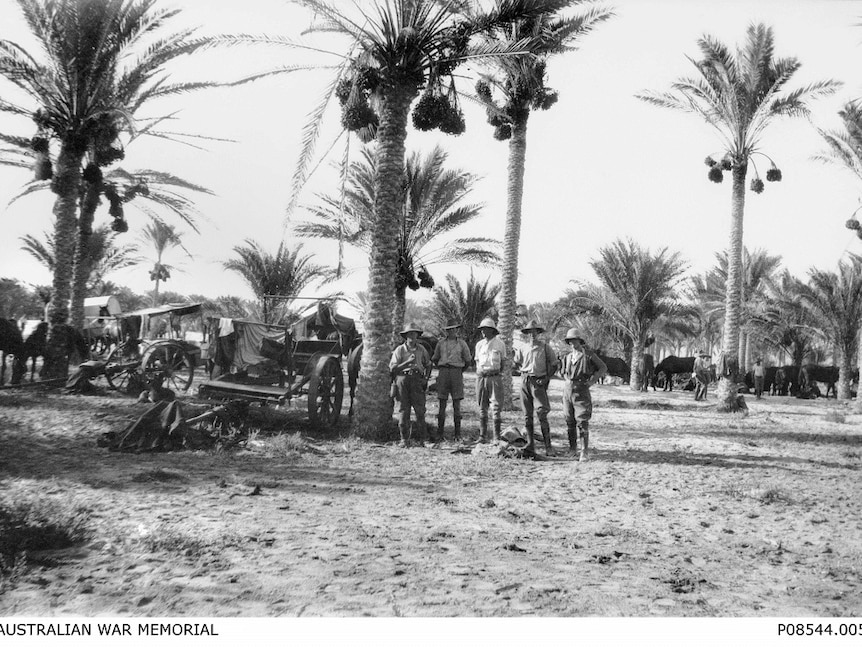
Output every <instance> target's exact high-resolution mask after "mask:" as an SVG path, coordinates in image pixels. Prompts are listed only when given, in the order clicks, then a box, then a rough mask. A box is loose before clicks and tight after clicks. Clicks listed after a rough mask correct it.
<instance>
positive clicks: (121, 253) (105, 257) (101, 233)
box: [20, 225, 141, 291]
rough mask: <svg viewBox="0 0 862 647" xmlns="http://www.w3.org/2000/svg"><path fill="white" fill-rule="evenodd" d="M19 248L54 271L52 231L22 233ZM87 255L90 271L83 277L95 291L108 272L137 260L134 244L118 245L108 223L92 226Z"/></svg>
mask: <svg viewBox="0 0 862 647" xmlns="http://www.w3.org/2000/svg"><path fill="white" fill-rule="evenodd" d="M20 240H21V249H23V250H24V251H25V252H27V253H28V254H30V256H32V257H33V258H35V259H36V260H37V261H38V262H39V263H41V264H42V265H43V266H44V267H45V268H46V269H47V270H48V271H49V272H53V271H54V265H55V261H54V258H55V245H54V234H53V232H44V233H43V235H42V238H37V237H36V236H33V235H30V234H26V235H24V236H22V237H21V238H20ZM87 244H88V250H87V258H88V259H89V260H90V273H89V276H88V277H87V283H86V286H87V290H88V291H98V290H100V287H99V286H101V285H102V284H104V282H105V280H106V278H107V276H108V275H110V274H112V273H113V272H116V271H119V270H122V269H124V268H127V267H132V266H133V265H137V264H138V263H139V262H140V260H141V259H140V258H139V257H138V256H137V253H138V248H137V246H136V245H129V244H126V245H118V244H117V232H115V231H112V230H111V228H110V227H109V226H108V225H103V226H101V227H97V228H96V229H94V230H93V233H92V235H91V236H90V237H89V239H88V241H87Z"/></svg>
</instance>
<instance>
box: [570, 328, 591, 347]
mask: <svg viewBox="0 0 862 647" xmlns="http://www.w3.org/2000/svg"><path fill="white" fill-rule="evenodd" d="M573 339H578V340H580V342H581V343H582V344H586V343H587V342H586V340H585V339H584V337H583V335H581V333H580V332H579V331H578V329H577V328H569V329H568V330H567V331H566V343H568V342H569V341H571V340H573Z"/></svg>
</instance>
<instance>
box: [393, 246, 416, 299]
mask: <svg viewBox="0 0 862 647" xmlns="http://www.w3.org/2000/svg"><path fill="white" fill-rule="evenodd" d="M419 287H420V284H419V281H418V280H416V272H415V271H414V270H413V259H411V258H410V257H409V256H408V255H405V254H401V255H400V256H399V257H398V269H397V270H396V273H395V288H396V289H397V290H399V291H400V290H406V289H407V288H410V289H411V290H414V291H415V290H418V289H419Z"/></svg>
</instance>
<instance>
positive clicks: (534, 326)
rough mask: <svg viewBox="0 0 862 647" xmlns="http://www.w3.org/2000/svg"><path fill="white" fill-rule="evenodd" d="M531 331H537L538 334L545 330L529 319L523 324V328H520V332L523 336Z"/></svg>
mask: <svg viewBox="0 0 862 647" xmlns="http://www.w3.org/2000/svg"><path fill="white" fill-rule="evenodd" d="M531 330H538V331H539V332H545V329H544V328H543V327H542V326H540V325H539V322H538V321H536V320H535V319H530V320H529V321H528V322H527V323H526V324H524V327H523V328H521V332H522V333H524V334H527V333H528V332H530V331H531Z"/></svg>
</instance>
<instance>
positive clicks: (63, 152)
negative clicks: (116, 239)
mask: <svg viewBox="0 0 862 647" xmlns="http://www.w3.org/2000/svg"><path fill="white" fill-rule="evenodd" d="M17 3H18V7H19V9H20V11H21V13H22V14H23V16H24V18H25V21H26V24H27V26H28V27H29V29H30V32H31V34H32V36H33V37H34V39H35V41H36V43H37V45H38V51H39V52H40V54H41V56H39V57H38V58H37V57H36V56H34V55H32V54H31V53H29V52H28V51H27V48H26V47H23V46H21V45H19V44H17V43H14V42H12V41H8V40H0V79H5V80H6V81H7V82H8V83H9V84H11V85H12V86H14V87H16V88H17V89H19V90H21V91H23V93H24V94H25V95H26V96H27V97H28V98H29V102H28V103H22V104H18V103H12V102H10V101H9V100H5V99H4V100H2V101H0V110H2V111H4V112H7V113H12V114H15V115H20V116H24V117H29V118H32V120H33V122H34V123H35V128H36V133H35V136H34V137H33V138H32V139H31V140H30V144H29V145H30V146H31V148H32V151H33V153H34V154H35V156H36V158H37V161H36V166H35V170H36V176H37V178H38V179H50V180H51V189H52V191H53V192H54V193H55V194H56V196H57V197H56V200H55V203H54V216H55V231H54V240H55V241H57V249H56V265H55V269H54V280H53V291H54V295H53V299H52V300H51V308H50V321H51V323H52V324H64V323H66V321H67V319H68V314H69V312H68V308H69V300H70V296H71V281H72V276H73V268H74V264H75V248H76V241H77V240H78V236H77V233H78V232H77V226H78V221H77V215H78V207H79V196H80V194H81V191H82V181H83V180H84V179H85V178H84V170H83V167H84V166H86V167H87V169H90V170H89V173H90V176H91V177H94V176H95V173H96V172H97V171H98V170H99V167H101V166H104V165H106V164H109V163H110V162H111V161H113V160H116V159H120V158H122V155H123V150H122V146H121V145H120V144H119V140H118V136H119V134H120V132H121V131H123V130H131V129H133V128H134V126H133V119H134V116H135V114H136V113H137V112H138V111H139V109H140V108H141V106H143V105H149V104H150V103H151V102H152V101H153V100H155V99H158V98H160V97H165V96H172V95H176V94H180V93H184V92H187V91H190V90H195V89H199V88H203V87H207V86H208V85H210V84H207V83H196V82H187V83H170V82H168V80H167V78H166V76H165V73H164V72H165V66H166V65H167V64H168V63H170V62H172V61H174V60H175V59H177V58H179V57H181V56H184V55H188V54H191V53H193V52H195V51H197V50H199V49H200V48H202V47H204V46H206V45H207V44H208V42H209V39H207V38H202V37H197V36H196V35H195V30H194V29H188V28H186V29H182V30H180V31H177V32H173V33H164V28H165V24H166V23H167V22H169V21H170V20H171V19H172V18H174V17H176V15H177V14H178V13H179V10H176V9H157V8H156V7H155V5H156V0H56V1H53V2H42V1H40V0H17ZM19 139H20V138H19ZM5 140H6V141H8V140H9V138H8V137H6V138H5ZM52 147H53V148H54V151H53V152H52V150H51V149H52ZM83 224H84V229H85V232H86V231H87V226H88V225H87V223H83ZM81 252H82V253H84V249H83V248H82V249H81ZM61 347H62V340H60V339H54V335H53V329H52V335H51V339H50V341H49V348H48V353H47V355H46V361H45V364H46V365H45V367H44V368H43V371H42V373H43V375H45V376H47V377H56V376H57V375H60V374H64V373H65V370H66V366H65V363H64V362H61V360H62V358H63V355H64V353H63V351H62V350H61Z"/></svg>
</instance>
